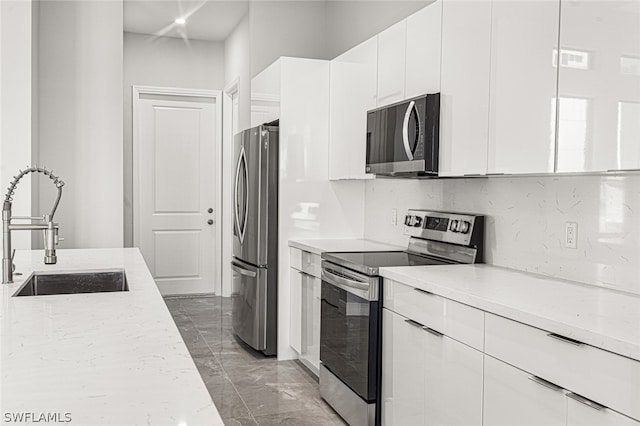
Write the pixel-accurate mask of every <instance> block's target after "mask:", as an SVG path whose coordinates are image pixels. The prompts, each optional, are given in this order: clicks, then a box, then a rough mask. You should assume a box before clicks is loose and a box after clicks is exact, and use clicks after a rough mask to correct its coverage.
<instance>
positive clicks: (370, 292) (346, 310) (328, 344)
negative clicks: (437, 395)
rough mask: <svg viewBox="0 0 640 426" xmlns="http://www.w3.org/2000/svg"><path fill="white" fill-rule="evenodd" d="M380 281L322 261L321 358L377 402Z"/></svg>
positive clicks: (325, 363)
mask: <svg viewBox="0 0 640 426" xmlns="http://www.w3.org/2000/svg"><path fill="white" fill-rule="evenodd" d="M379 282H380V279H379V278H378V277H369V276H366V275H361V274H359V273H356V272H353V271H351V270H348V269H345V268H342V267H340V266H337V265H335V264H332V263H330V262H326V261H323V262H322V288H321V308H320V361H321V362H322V365H323V366H324V367H326V368H327V369H328V370H329V371H331V372H332V373H333V374H334V375H335V376H336V377H338V378H339V379H340V380H341V381H342V382H343V383H344V384H346V385H347V386H348V387H349V388H350V389H351V390H352V391H354V392H355V393H356V394H358V395H359V396H360V397H361V398H362V399H364V400H365V401H367V402H375V401H376V394H377V385H378V374H377V365H378V357H379V349H380V348H379V343H380V329H381V328H380V303H379V301H378V295H379Z"/></svg>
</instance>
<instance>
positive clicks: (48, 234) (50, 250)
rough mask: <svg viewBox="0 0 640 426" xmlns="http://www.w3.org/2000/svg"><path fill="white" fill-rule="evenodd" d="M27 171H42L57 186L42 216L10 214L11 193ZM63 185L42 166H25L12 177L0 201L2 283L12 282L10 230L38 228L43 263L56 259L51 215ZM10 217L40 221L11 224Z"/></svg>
mask: <svg viewBox="0 0 640 426" xmlns="http://www.w3.org/2000/svg"><path fill="white" fill-rule="evenodd" d="M29 173H42V174H44V175H45V176H48V177H49V179H51V180H52V181H53V183H54V185H55V186H56V188H58V196H57V197H56V201H55V202H54V203H53V208H52V209H51V212H50V213H49V214H47V215H44V216H43V217H35V218H34V217H27V218H17V217H12V216H11V205H12V202H13V195H14V194H15V189H16V186H17V185H18V183H19V182H20V179H22V178H23V177H24V176H25V175H27V174H29ZM63 186H64V182H63V181H62V180H60V178H59V177H58V176H55V175H54V174H53V171H50V170H47V169H45V168H44V167H38V166H37V165H36V166H35V167H27V169H26V170H24V171H23V170H19V173H18V175H17V176H14V177H13V180H12V181H11V184H10V185H9V187H8V188H7V193H6V195H5V197H4V202H3V203H2V236H3V244H2V283H3V284H4V283H12V282H13V255H12V251H11V231H14V230H40V231H43V233H44V245H45V256H44V263H46V264H54V263H56V261H57V257H56V248H55V246H56V245H57V244H58V225H57V224H56V223H54V222H53V217H54V215H55V213H56V210H57V209H58V204H59V203H60V198H61V197H62V187H63ZM12 219H28V220H33V219H37V220H40V221H42V223H38V224H15V225H13V224H11V220H12Z"/></svg>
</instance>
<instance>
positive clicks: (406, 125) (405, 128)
mask: <svg viewBox="0 0 640 426" xmlns="http://www.w3.org/2000/svg"><path fill="white" fill-rule="evenodd" d="M415 104H416V103H415V102H414V101H411V102H409V106H408V107H407V111H406V112H405V113H404V120H403V121H402V142H403V143H404V152H405V153H406V154H407V158H408V159H409V160H410V161H413V152H411V146H410V145H409V119H410V118H411V113H412V112H413V106H414V105H415Z"/></svg>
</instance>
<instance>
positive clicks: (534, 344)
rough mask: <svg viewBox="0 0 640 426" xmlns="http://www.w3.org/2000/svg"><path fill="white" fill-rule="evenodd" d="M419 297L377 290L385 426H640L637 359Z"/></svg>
mask: <svg viewBox="0 0 640 426" xmlns="http://www.w3.org/2000/svg"><path fill="white" fill-rule="evenodd" d="M427 290H428V289H423V288H415V287H412V286H410V285H408V284H403V283H399V282H396V281H393V280H385V282H384V295H383V314H382V384H381V386H382V399H381V402H380V403H381V404H382V423H383V424H384V425H388V426H394V425H402V426H412V425H460V426H463V425H464V426H470V425H483V426H640V421H638V420H640V415H639V414H640V408H639V407H640V380H639V379H640V362H638V361H637V360H634V359H631V358H627V357H624V356H621V355H618V354H614V353H612V352H608V351H606V350H603V349H600V348H597V347H595V346H591V345H588V344H586V343H582V342H580V341H577V340H574V339H572V338H569V337H565V336H563V335H560V334H556V333H555V332H550V331H549V330H542V329H539V328H536V327H533V326H531V325H527V324H523V323H520V322H516V321H513V320H511V319H508V318H504V317H500V316H497V315H495V314H492V313H489V312H486V311H481V310H479V309H477V308H474V307H472V306H469V305H465V304H462V303H460V302H457V301H453V300H450V299H447V298H444V297H442V296H439V295H437V294H434V293H432V292H430V291H427ZM463 342H464V343H463Z"/></svg>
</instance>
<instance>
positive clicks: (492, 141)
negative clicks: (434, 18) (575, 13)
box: [487, 0, 560, 174]
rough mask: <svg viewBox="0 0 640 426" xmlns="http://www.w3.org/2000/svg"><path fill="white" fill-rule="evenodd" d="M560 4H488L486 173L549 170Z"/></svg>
mask: <svg viewBox="0 0 640 426" xmlns="http://www.w3.org/2000/svg"><path fill="white" fill-rule="evenodd" d="M559 10H560V4H559V1H557V0H547V1H537V0H524V1H504V0H496V1H493V2H492V15H491V81H490V102H489V105H490V113H489V149H488V162H487V169H488V172H489V173H507V174H511V173H513V174H516V173H552V172H553V171H554V157H555V108H554V105H555V97H556V88H557V87H556V82H557V71H556V68H555V67H554V66H553V53H554V49H557V46H558V22H559V19H560V18H559Z"/></svg>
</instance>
